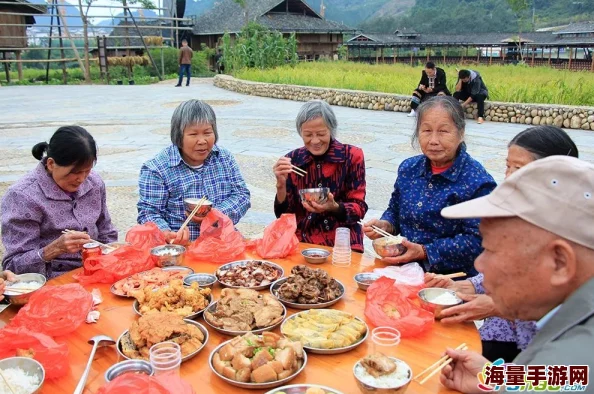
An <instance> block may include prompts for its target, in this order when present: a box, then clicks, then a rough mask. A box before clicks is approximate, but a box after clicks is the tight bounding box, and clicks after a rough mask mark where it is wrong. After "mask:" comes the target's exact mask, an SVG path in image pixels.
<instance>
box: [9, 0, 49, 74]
mask: <svg viewBox="0 0 594 394" xmlns="http://www.w3.org/2000/svg"><path fill="white" fill-rule="evenodd" d="M2 3H3V4H0V52H1V53H2V60H0V61H1V62H3V63H4V69H5V71H6V78H7V80H10V74H9V68H8V60H7V59H8V57H9V56H8V55H9V54H10V53H15V54H16V59H17V69H18V73H19V79H22V78H23V67H22V63H21V62H20V60H21V51H23V50H24V49H26V48H27V28H28V27H29V26H32V25H34V24H35V17H34V16H33V15H34V14H35V15H39V14H45V13H46V7H45V6H44V5H38V4H31V3H29V2H28V1H26V0H5V1H2ZM6 3H10V4H6ZM20 14H29V15H20Z"/></svg>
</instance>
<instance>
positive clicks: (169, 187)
mask: <svg viewBox="0 0 594 394" xmlns="http://www.w3.org/2000/svg"><path fill="white" fill-rule="evenodd" d="M218 140H219V134H218V131H217V119H216V116H215V113H214V111H213V109H212V107H211V106H210V105H208V104H206V103H205V102H203V101H200V100H189V101H186V102H183V103H181V104H180V105H179V107H177V108H176V109H175V111H174V113H173V117H172V118H171V145H169V146H168V147H167V148H165V149H163V150H162V151H161V152H160V153H159V154H157V156H156V157H155V158H153V159H151V160H149V161H147V162H146V163H144V165H143V166H142V169H141V170H140V180H139V186H140V200H139V201H138V223H140V224H143V223H146V222H154V223H155V224H156V225H157V226H159V228H160V229H161V230H163V231H164V232H165V238H166V239H167V241H168V242H170V241H173V242H174V243H176V244H182V245H183V244H186V243H188V242H189V241H190V240H194V239H196V238H198V236H199V235H200V223H201V222H202V220H203V217H198V216H194V217H192V221H191V222H190V224H189V225H188V226H187V227H186V228H185V229H184V230H183V231H179V230H180V228H181V226H182V224H183V223H184V221H185V220H186V217H187V215H188V214H189V212H187V211H186V208H185V206H184V199H187V198H195V199H201V198H203V197H206V198H207V199H208V201H210V202H211V203H212V207H213V208H216V209H218V210H219V211H221V212H222V213H224V214H225V215H227V216H228V217H229V218H230V219H231V220H232V221H233V223H237V222H239V220H240V219H241V218H242V217H243V215H245V213H246V212H247V210H248V209H249V207H250V192H249V190H248V188H247V186H246V183H245V181H244V180H243V177H242V176H241V172H240V170H239V166H238V165H237V162H236V161H235V159H234V158H233V155H232V154H231V153H230V152H229V151H228V150H226V149H224V148H222V147H220V146H218V145H217V142H218Z"/></svg>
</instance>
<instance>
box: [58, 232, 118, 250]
mask: <svg viewBox="0 0 594 394" xmlns="http://www.w3.org/2000/svg"><path fill="white" fill-rule="evenodd" d="M76 232H80V233H85V234H86V231H76V230H69V229H64V231H62V234H70V233H76ZM89 241H90V242H94V243H96V244H99V245H101V246H103V247H104V248H108V249H117V248H114V247H113V246H109V245H107V244H104V243H103V242H99V241H96V240H94V239H90V240H89Z"/></svg>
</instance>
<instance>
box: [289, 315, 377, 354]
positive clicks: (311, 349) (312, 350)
mask: <svg viewBox="0 0 594 394" xmlns="http://www.w3.org/2000/svg"><path fill="white" fill-rule="evenodd" d="M307 312H308V311H303V312H299V313H295V314H294V315H291V316H289V317H288V318H287V319H285V321H284V322H283V324H281V328H280V331H281V334H283V335H284V336H286V337H287V338H289V339H291V338H290V337H289V336H288V335H286V334H285V333H284V332H283V327H284V326H285V324H286V323H287V322H288V321H289V320H291V319H295V318H296V317H297V316H299V315H301V314H303V313H307ZM355 319H357V320H359V321H360V322H361V323H363V324H365V334H364V335H363V336H362V337H361V338H359V340H358V341H356V342H355V343H353V344H351V345H349V346H343V347H337V348H334V349H320V348H317V347H311V346H306V345H303V348H304V349H305V350H307V351H308V352H310V353H315V354H340V353H346V352H348V351H351V350H353V349H354V348H356V347H357V346H359V345H361V344H362V343H363V342H365V340H366V339H367V337H368V336H369V326H368V325H367V323H365V321H364V320H363V319H360V318H358V317H357V316H355Z"/></svg>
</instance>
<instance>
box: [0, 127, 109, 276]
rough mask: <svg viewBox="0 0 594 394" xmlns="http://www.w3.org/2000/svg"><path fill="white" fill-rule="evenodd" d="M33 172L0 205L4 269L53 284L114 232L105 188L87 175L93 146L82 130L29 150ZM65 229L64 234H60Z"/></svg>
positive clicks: (64, 131) (65, 131)
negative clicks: (91, 246) (92, 242)
mask: <svg viewBox="0 0 594 394" xmlns="http://www.w3.org/2000/svg"><path fill="white" fill-rule="evenodd" d="M32 153H33V156H34V157H35V158H36V159H37V160H40V163H39V164H38V165H37V167H36V168H35V169H34V170H33V171H31V172H30V173H29V174H27V175H25V176H24V177H23V178H22V179H20V180H19V181H18V182H16V183H15V184H14V185H12V186H11V187H10V188H9V189H8V191H7V192H6V195H5V196H4V199H3V200H2V242H3V244H4V246H5V248H6V254H5V255H4V259H3V261H2V265H3V267H4V269H10V270H11V271H13V272H14V273H16V274H23V273H27V272H35V273H40V274H43V275H45V276H46V277H48V278H53V277H56V276H58V275H61V274H63V273H65V272H68V271H71V270H73V269H75V268H78V267H80V266H81V264H82V259H81V254H80V251H81V249H82V247H83V245H84V244H85V243H88V242H90V240H91V239H95V240H98V241H99V242H103V243H109V242H113V241H116V240H117V235H118V234H117V231H116V229H115V228H114V226H113V224H112V223H111V218H110V217H109V213H108V212H107V204H106V193H105V184H104V183H103V180H101V178H100V177H99V175H98V174H96V173H95V172H93V171H91V170H92V168H93V166H94V164H95V162H96V161H97V146H96V145H95V140H94V139H93V137H92V136H91V135H90V134H89V133H88V132H87V131H86V130H85V129H83V128H82V127H79V126H66V127H60V128H59V129H58V130H57V131H56V132H55V133H54V135H53V136H52V138H51V139H50V142H49V144H48V143H46V142H41V143H39V144H37V145H35V146H34V147H33V152H32ZM66 229H69V230H71V231H69V232H68V233H66V234H63V232H64V230H66Z"/></svg>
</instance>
